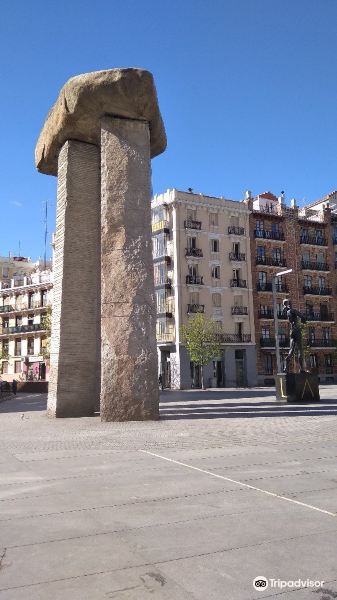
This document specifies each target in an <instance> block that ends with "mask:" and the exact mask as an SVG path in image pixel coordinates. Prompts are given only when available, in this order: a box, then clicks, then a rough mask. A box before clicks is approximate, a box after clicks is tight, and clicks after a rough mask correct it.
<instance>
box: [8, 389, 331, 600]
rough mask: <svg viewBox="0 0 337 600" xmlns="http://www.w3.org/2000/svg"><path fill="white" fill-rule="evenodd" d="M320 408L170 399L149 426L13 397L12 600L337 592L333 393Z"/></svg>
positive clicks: (324, 598)
mask: <svg viewBox="0 0 337 600" xmlns="http://www.w3.org/2000/svg"><path fill="white" fill-rule="evenodd" d="M321 398H322V401H321V403H320V404H317V405H306V406H303V405H302V406H301V405H284V404H277V403H276V402H275V401H274V397H273V390H271V389H266V388H260V389H254V390H228V389H226V390H210V391H207V392H200V391H191V392H168V391H167V392H164V393H163V394H162V398H161V420H160V421H159V422H143V423H136V422H132V423H101V422H100V419H99V417H93V418H82V419H58V420H50V419H48V418H47V417H46V416H45V403H46V398H45V397H44V396H43V395H28V394H25V395H23V394H22V395H21V396H18V397H17V398H16V399H14V400H13V399H12V400H8V401H5V402H2V403H1V404H0V434H1V435H0V473H1V479H0V598H1V600H2V599H3V600H21V599H22V600H23V599H24V600H30V599H32V600H33V599H34V600H40V599H41V600H42V599H43V600H48V599H49V598H50V599H53V600H59V599H60V600H61V598H62V600H67V599H68V598H69V599H70V598H71V599H72V600H83V599H86V598H88V600H89V599H90V600H96V599H99V600H100V599H106V598H114V599H117V600H143V599H149V598H155V599H156V600H157V599H158V600H162V599H165V600H166V599H167V600H168V599H170V600H182V599H184V600H185V599H187V600H189V599H192V600H193V599H195V600H206V599H207V600H211V599H216V600H218V599H219V600H220V599H221V600H222V599H229V600H231V599H233V600H251V599H255V598H268V597H273V596H276V595H278V596H279V597H280V600H288V599H290V598H291V599H292V600H302V599H305V598H307V599H308V600H330V598H337V584H336V581H337V542H336V539H337V535H336V534H337V519H336V513H337V469H336V457H337V427H336V426H337V388H336V387H334V386H325V387H324V386H322V388H321ZM258 576H259V577H265V578H266V580H267V585H266V586H265V587H263V588H261V587H260V588H259V589H255V588H254V587H253V580H254V578H255V577H258ZM278 579H280V580H281V581H280V582H278V581H277V580H278ZM299 580H300V581H299ZM275 581H276V583H275ZM288 581H289V585H288V583H285V582H288ZM318 581H319V582H324V583H321V584H320V589H316V588H315V587H313V584H312V586H311V583H310V582H318ZM315 585H316V584H315ZM317 585H318V584H317ZM310 586H311V587H310Z"/></svg>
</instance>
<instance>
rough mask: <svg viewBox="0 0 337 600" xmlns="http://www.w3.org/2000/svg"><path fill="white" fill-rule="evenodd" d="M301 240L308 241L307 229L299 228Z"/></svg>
mask: <svg viewBox="0 0 337 600" xmlns="http://www.w3.org/2000/svg"><path fill="white" fill-rule="evenodd" d="M301 238H302V239H304V240H305V239H308V229H307V227H301Z"/></svg>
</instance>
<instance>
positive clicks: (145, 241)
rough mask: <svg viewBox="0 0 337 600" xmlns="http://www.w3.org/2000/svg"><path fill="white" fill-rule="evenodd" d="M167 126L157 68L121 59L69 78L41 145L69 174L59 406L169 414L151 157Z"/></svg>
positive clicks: (56, 365) (58, 276) (48, 166)
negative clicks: (160, 340)
mask: <svg viewBox="0 0 337 600" xmlns="http://www.w3.org/2000/svg"><path fill="white" fill-rule="evenodd" d="M165 147H166V136H165V130H164V126H163V122H162V119H161V115H160V112H159V107H158V102H157V95H156V90H155V86H154V82H153V77H152V75H151V74H150V73H149V72H148V71H144V70H141V69H112V70H108V71H98V72H95V73H87V74H83V75H79V76H77V77H73V78H72V79H70V80H69V81H68V82H67V83H66V84H65V86H64V87H63V88H62V90H61V92H60V95H59V97H58V100H57V101H56V103H55V105H54V106H53V108H52V109H51V111H50V113H49V115H48V117H47V119H46V122H45V125H44V127H43V129H42V132H41V134H40V137H39V139H38V142H37V146H36V154H35V158H36V166H37V169H38V170H39V171H40V172H42V173H46V174H49V175H57V177H58V193H57V196H58V200H57V220H56V236H55V258H54V303H53V318H52V340H51V357H50V360H51V375H50V382H49V394H48V413H49V414H50V415H53V416H57V417H76V416H89V415H92V414H94V412H95V410H97V407H98V405H99V397H100V407H101V417H102V419H103V420H118V421H123V420H139V419H157V418H158V405H159V398H158V394H159V392H158V381H157V350H156V339H155V323H156V310H155V298H154V283H153V266H152V244H151V229H150V223H151V211H150V195H151V181H150V179H151V158H152V157H154V156H157V155H158V154H160V153H161V152H163V151H164V150H165Z"/></svg>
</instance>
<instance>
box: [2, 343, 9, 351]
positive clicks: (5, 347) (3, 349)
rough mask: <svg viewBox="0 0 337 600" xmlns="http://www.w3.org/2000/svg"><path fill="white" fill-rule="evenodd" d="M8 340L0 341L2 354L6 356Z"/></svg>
mask: <svg viewBox="0 0 337 600" xmlns="http://www.w3.org/2000/svg"><path fill="white" fill-rule="evenodd" d="M8 349H9V340H2V354H8Z"/></svg>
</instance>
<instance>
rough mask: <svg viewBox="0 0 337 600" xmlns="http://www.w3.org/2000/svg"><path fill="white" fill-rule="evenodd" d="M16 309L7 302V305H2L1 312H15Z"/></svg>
mask: <svg viewBox="0 0 337 600" xmlns="http://www.w3.org/2000/svg"><path fill="white" fill-rule="evenodd" d="M14 310H15V309H14V308H13V306H10V305H9V304H7V305H6V306H0V313H6V312H13V311H14Z"/></svg>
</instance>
